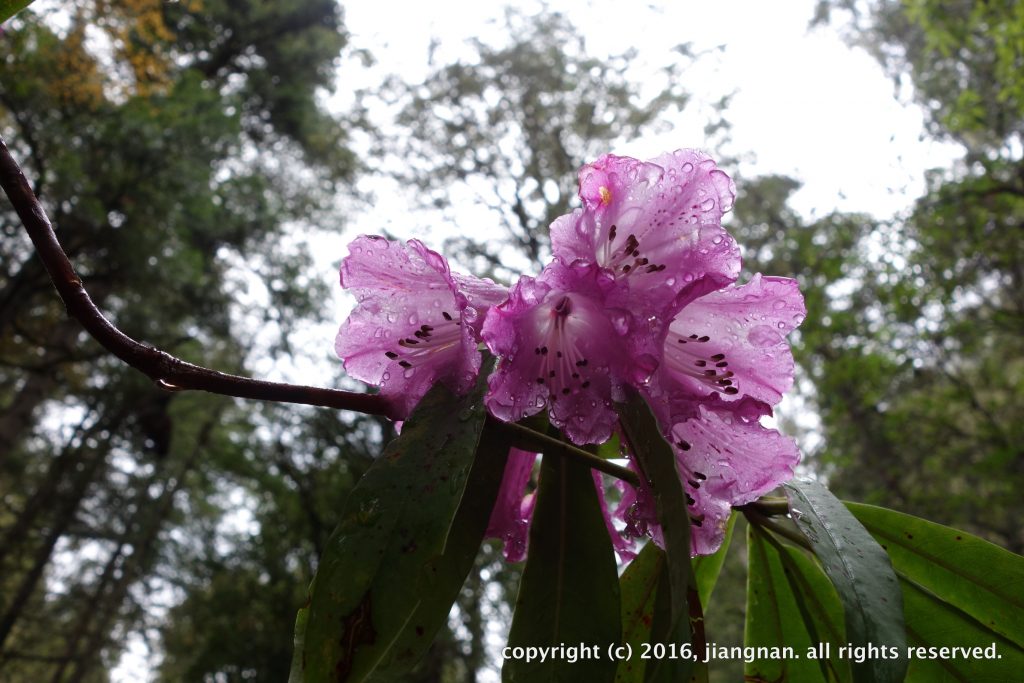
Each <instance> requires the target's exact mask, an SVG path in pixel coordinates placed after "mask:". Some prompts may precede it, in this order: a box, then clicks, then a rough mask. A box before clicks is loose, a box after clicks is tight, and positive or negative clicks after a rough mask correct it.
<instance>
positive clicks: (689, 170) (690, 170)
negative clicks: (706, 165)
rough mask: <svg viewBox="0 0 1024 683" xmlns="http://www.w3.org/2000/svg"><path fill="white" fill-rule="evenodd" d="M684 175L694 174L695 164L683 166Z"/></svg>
mask: <svg viewBox="0 0 1024 683" xmlns="http://www.w3.org/2000/svg"><path fill="white" fill-rule="evenodd" d="M683 173H693V164H691V163H690V162H689V161H687V162H686V163H685V164H683Z"/></svg>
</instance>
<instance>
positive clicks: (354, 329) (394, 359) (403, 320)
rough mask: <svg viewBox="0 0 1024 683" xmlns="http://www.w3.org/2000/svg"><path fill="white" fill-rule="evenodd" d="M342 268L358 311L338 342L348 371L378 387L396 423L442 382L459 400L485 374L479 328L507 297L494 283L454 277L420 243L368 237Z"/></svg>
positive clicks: (352, 247)
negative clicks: (478, 347) (438, 382)
mask: <svg viewBox="0 0 1024 683" xmlns="http://www.w3.org/2000/svg"><path fill="white" fill-rule="evenodd" d="M349 251H350V254H349V256H348V257H346V258H345V259H344V260H343V261H342V263H341V286H342V287H345V288H348V289H351V290H352V291H353V293H354V294H355V296H356V302H357V303H356V307H355V309H354V310H353V311H352V313H351V315H349V317H348V320H346V321H345V322H344V323H343V324H342V326H341V329H340V330H339V331H338V336H337V339H336V341H335V350H336V351H337V353H338V355H339V356H340V357H341V358H342V359H343V360H344V362H345V370H346V371H347V372H348V373H349V374H350V375H352V376H353V377H355V378H356V379H359V380H362V381H364V382H367V383H369V384H376V385H379V386H380V388H381V393H382V394H383V395H384V396H386V397H387V398H388V399H390V400H391V402H392V405H393V412H392V417H394V418H396V419H404V418H405V417H408V415H409V413H410V412H411V411H412V408H413V406H415V405H416V403H417V402H418V401H419V400H420V399H421V398H423V395H424V394H426V393H427V391H428V390H429V389H430V387H431V386H433V384H434V383H435V382H437V381H441V382H443V383H444V384H445V385H446V386H448V387H449V388H450V389H451V390H452V391H454V392H455V393H457V394H464V393H465V392H467V391H468V390H469V389H470V388H471V387H472V386H473V382H474V381H475V379H476V376H477V373H478V372H479V371H480V362H481V358H480V352H479V351H478V350H477V342H478V341H479V336H478V335H479V328H480V325H481V324H482V322H483V318H484V314H485V313H486V311H487V308H488V307H490V306H492V305H494V304H496V303H498V302H500V301H501V300H502V299H504V298H505V295H506V290H505V289H504V288H502V287H499V286H498V285H495V284H494V283H493V282H490V281H488V280H481V279H478V278H472V277H469V276H462V275H459V276H455V275H453V274H452V273H451V272H450V270H449V268H448V263H447V262H446V261H445V259H444V257H442V256H441V255H440V254H438V253H437V252H434V251H431V250H430V249H428V248H427V247H425V246H424V245H423V244H422V243H421V242H419V241H418V240H409V241H408V242H407V243H405V244H402V243H400V242H393V241H390V240H386V239H384V238H382V237H376V236H367V235H363V236H360V237H358V238H356V239H355V240H354V241H353V242H352V244H351V245H349Z"/></svg>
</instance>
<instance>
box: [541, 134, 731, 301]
mask: <svg viewBox="0 0 1024 683" xmlns="http://www.w3.org/2000/svg"><path fill="white" fill-rule="evenodd" d="M580 197H581V199H582V200H583V204H584V208H583V209H581V210H577V211H575V212H574V213H572V214H569V215H567V216H562V217H561V218H559V219H557V220H555V222H554V223H553V224H552V226H551V241H552V250H553V252H554V254H555V255H556V256H557V257H559V258H561V259H563V260H564V261H566V262H571V261H574V260H583V261H586V262H593V263H597V264H598V265H600V266H601V267H603V268H607V269H608V270H609V271H611V272H612V273H614V275H615V277H616V278H618V279H623V280H629V282H630V289H631V291H632V294H633V296H634V297H636V298H637V299H638V303H640V304H642V305H644V306H646V307H649V308H651V310H652V312H654V313H656V314H657V313H660V312H661V311H663V310H665V309H667V308H672V307H675V310H678V307H680V306H682V305H684V304H685V303H686V302H688V301H690V300H691V299H693V298H694V297H696V296H700V295H701V294H704V293H706V292H709V291H712V290H715V289H719V288H721V287H724V286H725V285H727V284H729V283H730V282H732V281H734V280H735V279H736V277H737V276H738V274H739V267H740V257H739V249H738V247H737V246H736V243H735V242H734V241H733V239H732V238H731V237H730V236H729V234H728V233H727V232H726V231H725V230H724V229H723V228H722V226H721V220H722V214H723V213H724V212H725V211H728V210H729V209H730V208H731V207H732V203H733V199H734V197H735V187H734V185H733V183H732V181H731V180H730V179H729V177H728V176H727V175H726V174H725V173H724V172H723V171H721V170H719V169H718V168H717V167H716V166H715V162H714V161H713V160H712V159H711V158H710V157H708V156H707V155H705V154H703V153H702V152H699V151H697V150H685V149H683V150H677V151H676V152H673V153H671V154H666V155H663V156H661V157H659V158H657V159H655V160H653V161H652V162H641V161H638V160H636V159H631V158H629V157H618V156H614V155H611V154H608V155H605V156H603V157H601V158H600V159H598V160H597V161H595V162H594V163H593V164H588V165H587V166H585V167H584V168H583V169H582V170H581V171H580ZM672 312H673V313H674V310H673V311H672Z"/></svg>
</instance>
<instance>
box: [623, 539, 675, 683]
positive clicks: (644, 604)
mask: <svg viewBox="0 0 1024 683" xmlns="http://www.w3.org/2000/svg"><path fill="white" fill-rule="evenodd" d="M664 571H665V553H664V551H663V550H662V549H661V548H659V547H658V546H656V545H655V544H654V543H648V544H647V545H645V546H644V548H643V550H641V551H640V554H638V555H637V556H636V557H635V558H634V559H633V561H632V562H630V563H629V566H628V567H626V571H624V572H622V578H620V579H619V587H620V594H621V596H622V642H623V644H624V645H628V646H629V648H630V650H631V651H632V653H633V656H632V657H630V658H628V659H623V660H622V661H621V662H619V666H618V669H617V671H616V672H615V683H642V681H643V680H644V668H645V667H644V664H645V663H646V660H645V659H642V658H641V656H640V655H641V653H642V651H643V650H642V648H643V646H644V644H645V643H650V642H651V623H652V621H653V619H654V600H655V597H656V595H657V592H658V585H659V584H660V583H661V578H662V575H663V573H664Z"/></svg>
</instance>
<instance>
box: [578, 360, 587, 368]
mask: <svg viewBox="0 0 1024 683" xmlns="http://www.w3.org/2000/svg"><path fill="white" fill-rule="evenodd" d="M586 365H587V359H586V358H583V359H582V360H578V361H576V367H578V368H582V367H586Z"/></svg>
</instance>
